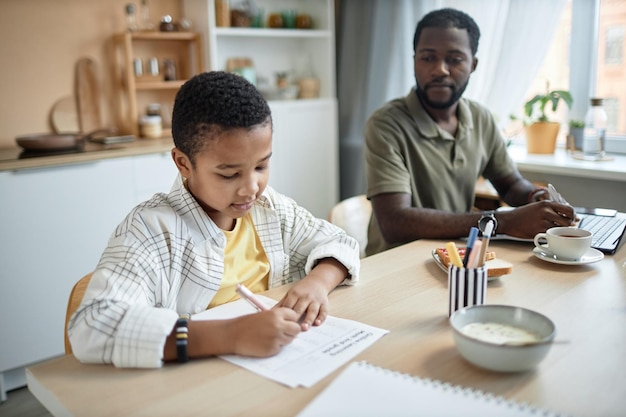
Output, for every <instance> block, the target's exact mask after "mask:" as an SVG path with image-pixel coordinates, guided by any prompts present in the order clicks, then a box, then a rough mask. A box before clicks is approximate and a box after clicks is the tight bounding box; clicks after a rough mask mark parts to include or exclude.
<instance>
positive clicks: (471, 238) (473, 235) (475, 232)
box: [463, 227, 478, 268]
mask: <svg viewBox="0 0 626 417" xmlns="http://www.w3.org/2000/svg"><path fill="white" fill-rule="evenodd" d="M477 237H478V228H477V227H472V228H471V229H470V233H469V236H468V238H467V245H466V247H465V256H464V257H463V265H464V266H465V267H466V268H467V262H468V260H469V257H470V252H471V251H472V250H473V249H474V242H476V238H477Z"/></svg>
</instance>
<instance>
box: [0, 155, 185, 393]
mask: <svg viewBox="0 0 626 417" xmlns="http://www.w3.org/2000/svg"><path fill="white" fill-rule="evenodd" d="M176 173H177V171H176V168H175V166H174V163H173V162H172V160H171V157H170V155H169V153H155V154H148V155H138V156H132V157H122V158H112V159H103V160H100V161H95V162H88V163H83V164H76V165H65V166H59V167H47V168H39V169H24V170H16V171H2V172H0V195H2V196H3V203H2V204H1V205H0V219H2V237H3V243H2V250H1V251H0V265H2V269H1V271H2V272H1V277H0V334H2V335H3V336H2V337H0V352H1V353H0V396H2V394H3V393H4V392H5V391H7V390H10V389H12V388H15V387H19V386H22V385H24V384H25V379H24V369H23V367H25V366H27V365H30V364H32V363H35V362H38V361H42V360H45V359H49V358H51V357H54V356H58V355H62V354H63V353H64V344H63V326H64V322H65V309H66V306H67V300H68V297H69V294H70V290H71V288H72V286H73V285H74V283H75V282H76V281H77V280H78V279H79V278H80V277H82V276H83V275H85V274H86V273H88V272H89V271H91V270H92V269H93V268H94V267H95V266H96V264H97V263H98V261H99V259H100V255H101V253H102V251H103V250H104V247H105V245H106V243H107V241H108V238H109V236H110V235H111V233H112V232H113V229H114V228H115V227H116V226H117V225H118V224H119V223H120V222H121V221H122V219H123V218H124V216H126V214H128V212H129V211H130V210H131V209H132V208H133V207H134V206H135V205H136V204H138V203H139V202H141V201H144V200H145V199H146V198H148V197H150V196H152V194H154V193H155V192H168V191H169V189H170V187H171V185H172V184H173V182H174V178H175V176H176Z"/></svg>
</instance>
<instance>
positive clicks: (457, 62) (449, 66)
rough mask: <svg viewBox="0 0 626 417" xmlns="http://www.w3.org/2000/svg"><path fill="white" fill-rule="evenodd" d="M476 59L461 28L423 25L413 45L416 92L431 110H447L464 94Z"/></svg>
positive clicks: (474, 67)
mask: <svg viewBox="0 0 626 417" xmlns="http://www.w3.org/2000/svg"><path fill="white" fill-rule="evenodd" d="M477 63H478V60H477V59H476V58H474V57H473V55H472V50H471V48H470V42H469V35H468V34H467V31H466V30H464V29H457V28H446V29H444V28H425V29H423V30H422V33H421V34H420V37H419V41H418V44H417V45H416V47H415V57H414V71H415V81H416V83H417V94H418V96H419V97H420V99H421V100H422V103H423V104H425V105H426V106H427V107H431V108H434V109H447V108H450V107H451V106H453V105H454V104H455V103H456V102H457V101H458V100H459V99H460V98H461V96H462V95H463V92H464V91H465V88H466V87H467V83H468V81H469V76H470V74H471V73H472V72H474V70H475V69H476V64H477Z"/></svg>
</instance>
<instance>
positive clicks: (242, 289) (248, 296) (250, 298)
mask: <svg viewBox="0 0 626 417" xmlns="http://www.w3.org/2000/svg"><path fill="white" fill-rule="evenodd" d="M235 291H236V292H237V294H239V295H240V296H241V298H243V299H244V300H246V301H247V302H249V303H250V304H252V306H253V307H254V308H256V309H257V310H259V311H266V310H269V309H268V308H267V307H266V306H265V305H264V304H263V303H262V302H261V301H260V300H259V299H258V298H257V297H256V296H255V295H254V293H253V292H252V291H250V290H249V289H248V288H246V286H245V285H243V284H237V289H236V290H235Z"/></svg>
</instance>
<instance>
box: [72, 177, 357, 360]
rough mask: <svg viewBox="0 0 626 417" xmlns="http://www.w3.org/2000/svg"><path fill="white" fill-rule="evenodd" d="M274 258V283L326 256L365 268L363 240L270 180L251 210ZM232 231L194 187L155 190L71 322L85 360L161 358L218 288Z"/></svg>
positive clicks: (118, 239) (118, 233) (107, 253)
mask: <svg viewBox="0 0 626 417" xmlns="http://www.w3.org/2000/svg"><path fill="white" fill-rule="evenodd" d="M250 214H251V217H252V221H253V223H254V226H255V228H256V232H257V234H258V235H259V239H260V241H261V244H262V245H263V249H264V250H265V252H266V254H267V258H268V261H269V264H270V276H269V287H270V288H274V287H277V286H280V285H284V284H287V283H290V282H293V281H296V280H299V279H301V278H303V277H304V276H305V275H306V274H307V273H308V272H310V271H311V269H312V268H313V267H314V266H315V264H316V262H317V261H319V260H320V259H323V258H329V257H331V258H335V259H336V260H338V261H339V262H341V263H342V264H343V265H344V266H345V267H346V268H347V269H348V273H349V275H348V278H346V280H344V282H343V283H342V284H353V283H354V282H356V281H357V279H358V275H359V267H360V261H359V247H358V243H357V242H356V240H354V239H353V238H351V237H349V236H347V235H346V234H345V232H344V231H343V230H342V229H340V228H338V227H336V226H334V225H332V224H330V223H328V222H327V221H325V220H322V219H318V218H316V217H314V216H313V215H312V214H311V213H310V212H308V211H307V210H305V209H304V208H302V207H300V206H298V205H297V203H296V202H295V201H293V200H292V199H290V198H288V197H286V196H284V195H282V194H279V193H277V192H276V191H274V190H273V189H272V188H271V187H267V188H266V190H265V192H264V193H263V195H262V196H261V198H259V199H258V200H257V202H256V203H255V205H254V206H253V208H252V209H251V210H250ZM225 246H226V237H225V236H224V233H223V232H222V231H221V230H220V229H219V227H217V225H216V224H215V223H214V222H213V221H212V220H211V219H210V217H209V216H208V215H207V214H206V213H205V212H204V210H203V209H202V208H201V207H200V205H199V204H198V202H197V201H196V200H195V198H194V197H193V196H192V195H191V194H190V193H189V192H188V191H187V190H186V189H185V187H184V186H183V181H182V178H181V177H180V175H179V176H178V177H177V179H176V181H175V183H174V185H173V187H172V190H171V191H170V193H169V194H164V193H160V194H155V195H154V197H152V199H150V200H148V201H146V202H144V203H142V204H140V205H139V206H137V207H135V208H134V209H133V210H132V211H131V212H130V213H129V214H128V216H127V217H126V219H125V220H124V221H123V222H122V223H121V224H120V225H119V226H118V227H117V228H116V229H115V231H114V232H113V234H112V236H111V238H110V239H109V242H108V245H107V247H106V249H105V250H104V253H103V254H102V257H101V259H100V262H99V263H98V265H97V267H96V269H95V271H94V273H93V276H92V278H91V281H90V283H89V287H88V288H87V291H86V293H85V296H84V298H83V301H82V303H81V305H80V307H79V308H78V309H77V311H76V313H74V315H73V316H72V318H71V320H70V322H69V324H68V334H69V337H70V341H71V343H72V349H73V351H74V355H75V356H76V357H77V358H78V359H79V360H80V361H82V362H88V363H112V364H114V365H115V366H118V367H140V368H151V367H159V366H161V365H162V357H163V349H164V346H165V340H166V338H167V336H168V335H169V334H170V332H171V331H172V328H173V327H174V324H175V322H176V320H177V319H178V316H179V314H182V313H192V314H193V313H198V312H200V311H202V310H204V309H206V307H207V306H208V305H209V303H210V302H211V299H212V298H213V297H214V296H215V294H216V293H217V291H218V289H219V287H220V282H221V280H222V276H223V272H224V248H225Z"/></svg>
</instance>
